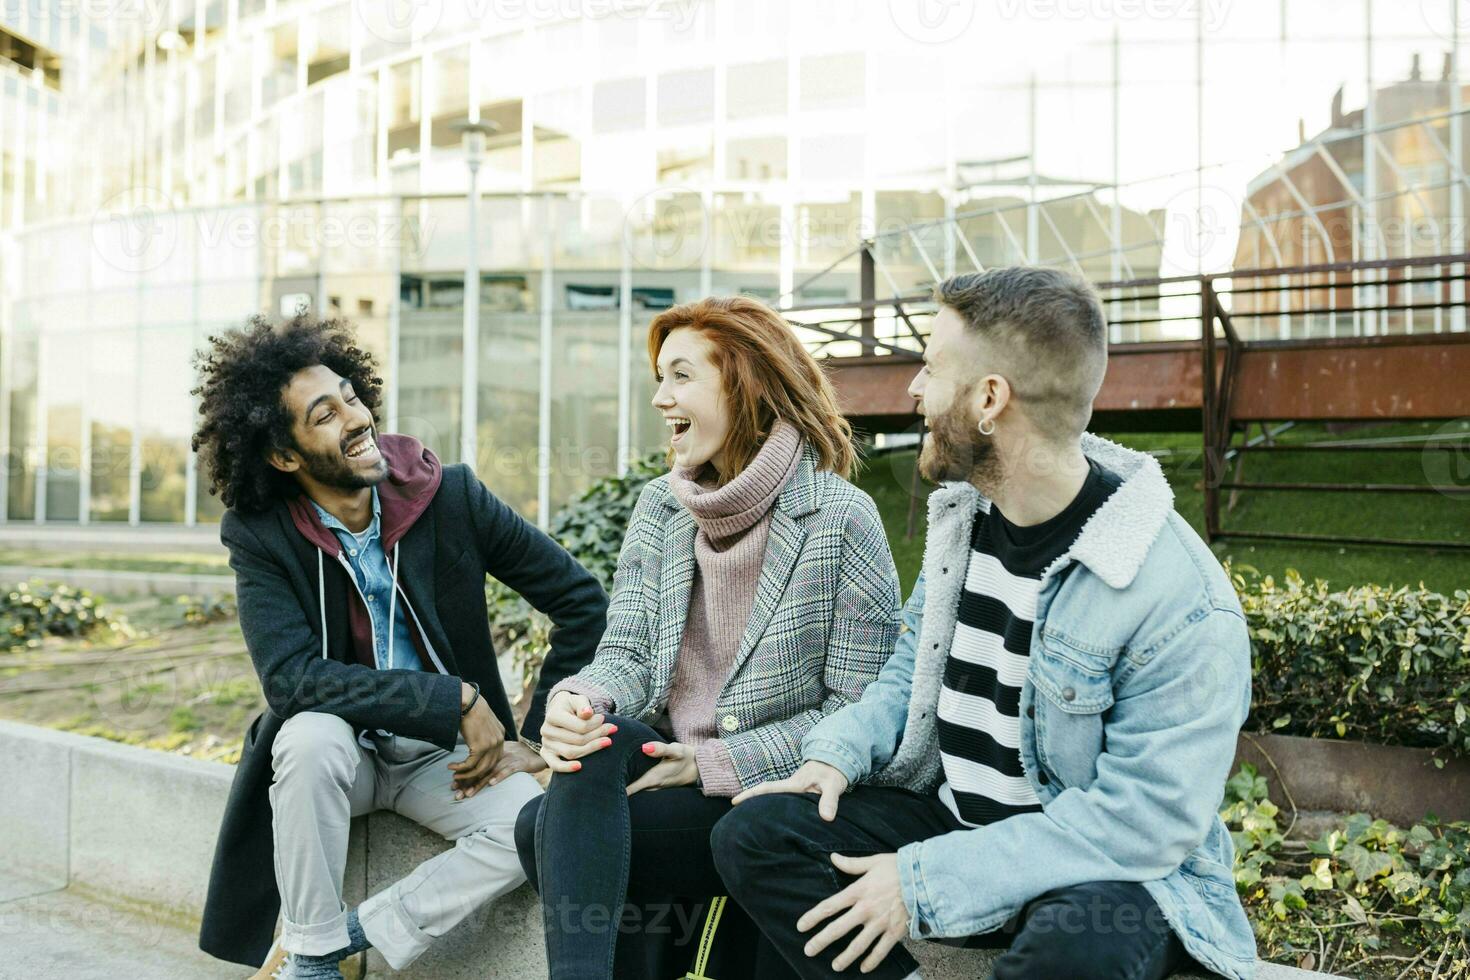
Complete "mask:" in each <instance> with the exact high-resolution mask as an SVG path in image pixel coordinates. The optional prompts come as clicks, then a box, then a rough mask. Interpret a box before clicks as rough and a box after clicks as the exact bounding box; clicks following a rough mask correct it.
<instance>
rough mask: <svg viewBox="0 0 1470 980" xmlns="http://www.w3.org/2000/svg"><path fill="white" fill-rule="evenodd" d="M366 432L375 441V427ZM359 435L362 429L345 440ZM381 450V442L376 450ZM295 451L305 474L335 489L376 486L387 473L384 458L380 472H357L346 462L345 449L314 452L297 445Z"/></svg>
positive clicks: (376, 436)
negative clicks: (332, 451) (298, 455)
mask: <svg viewBox="0 0 1470 980" xmlns="http://www.w3.org/2000/svg"><path fill="white" fill-rule="evenodd" d="M368 432H369V434H370V436H371V438H372V440H373V442H374V443H377V442H378V430H377V427H376V426H373V427H372V428H370V429H369V430H368ZM360 435H362V431H361V430H358V431H357V432H354V433H353V434H352V435H351V436H349V437H348V438H347V440H346V441H347V442H348V443H350V442H352V440H354V439H356V438H357V437H358V436H360ZM382 451H383V449H382V444H381V443H379V444H378V452H379V454H380V455H381V453H382ZM296 452H297V453H299V454H300V456H301V469H302V470H303V471H305V473H306V475H307V476H309V477H311V478H312V479H313V480H315V481H316V482H318V483H320V484H322V485H323V486H327V487H332V488H334V489H337V490H362V489H364V488H366V487H371V486H376V485H377V484H379V483H382V482H383V479H384V477H386V476H387V475H388V472H387V470H388V468H387V465H386V460H385V461H384V465H383V466H382V467H379V469H381V470H382V472H381V473H378V472H377V471H373V472H369V473H359V472H357V471H356V470H354V469H353V468H352V466H351V464H349V463H348V462H347V456H346V451H345V450H342V449H339V450H338V451H337V452H335V453H331V452H326V453H314V452H311V451H310V450H307V449H303V448H301V447H300V446H297V447H296Z"/></svg>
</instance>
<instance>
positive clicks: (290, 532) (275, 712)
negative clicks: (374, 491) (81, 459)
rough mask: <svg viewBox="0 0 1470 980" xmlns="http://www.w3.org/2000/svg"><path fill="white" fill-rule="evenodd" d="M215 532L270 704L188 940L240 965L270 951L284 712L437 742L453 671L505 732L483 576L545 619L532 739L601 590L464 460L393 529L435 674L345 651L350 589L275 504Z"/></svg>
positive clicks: (569, 670)
mask: <svg viewBox="0 0 1470 980" xmlns="http://www.w3.org/2000/svg"><path fill="white" fill-rule="evenodd" d="M390 438H391V437H387V436H385V437H383V439H382V440H381V441H382V442H385V443H386V442H387V441H388V440H389V439H390ZM384 448H386V446H385V447H384ZM385 455H387V453H386V452H385ZM435 462H436V464H437V461H435ZM391 465H392V460H391V459H390V466H391ZM390 480H392V477H390ZM382 486H383V487H384V488H386V487H387V485H386V484H384V485H382ZM220 540H221V541H223V542H224V544H225V546H226V547H227V548H229V551H230V566H231V567H232V568H233V569H234V570H235V577H236V591H237V597H238V602H239V610H240V627H241V631H242V632H243V633H244V636H245V641H246V644H247V646H248V647H249V649H250V656H251V660H252V661H253V662H254V665H255V669H256V672H257V674H259V676H260V678H261V681H262V686H263V688H264V690H265V694H266V701H267V704H268V706H269V708H268V710H267V711H265V712H263V713H261V714H260V715H257V716H256V717H255V718H254V719H252V721H251V722H250V727H249V729H248V731H247V732H246V735H245V744H244V749H243V751H242V753H241V756H240V762H239V765H238V766H237V768H236V770H235V779H234V783H233V785H232V786H231V788H230V796H229V801H228V803H227V805H226V809H225V815H224V820H223V823H222V824H221V827H220V835H219V840H218V843H217V844H216V847H215V856H214V865H213V868H212V870H211V872H210V880H209V894H208V897H207V899H206V902H205V907H204V918H203V924H202V927H201V929H200V935H199V945H200V948H201V949H203V950H204V951H205V952H208V953H210V954H211V955H214V956H217V957H220V958H221V959H225V960H230V961H233V962H236V963H242V964H246V965H252V966H253V965H258V964H260V963H261V962H262V961H263V960H264V959H265V955H266V953H267V952H268V951H269V948H270V944H271V940H272V934H273V932H274V929H275V922H276V917H277V914H278V913H279V910H280V895H279V893H278V892H277V890H276V881H275V875H274V874H273V871H272V869H273V868H274V866H275V865H274V861H273V851H274V845H273V842H272V836H271V807H270V799H269V796H268V790H269V788H270V784H271V778H272V769H271V745H272V743H273V742H274V740H275V736H276V733H277V732H278V731H279V730H280V727H281V725H282V723H283V722H284V721H285V719H287V718H289V717H291V716H292V715H293V714H295V713H296V712H298V711H324V712H328V713H331V714H335V715H338V716H340V717H342V718H345V719H347V720H348V721H350V722H351V723H352V724H353V725H354V726H356V727H358V728H360V729H367V728H383V729H386V730H388V731H391V732H394V733H395V734H399V735H405V736H409V737H412V738H419V739H424V740H426V741H429V742H433V743H435V744H436V745H439V746H441V747H443V748H445V749H452V748H453V747H454V744H455V740H456V738H457V735H458V732H459V722H460V716H459V704H460V679H461V678H463V679H464V680H467V681H475V682H478V683H479V685H480V689H481V692H482V695H483V697H484V698H485V700H486V701H487V703H488V704H489V706H490V709H491V710H492V711H493V712H495V715H496V717H498V718H499V719H500V722H501V724H503V725H504V726H505V730H506V737H507V739H514V738H515V737H516V733H517V727H516V724H515V720H514V718H513V716H512V714H511V705H510V700H509V699H508V698H507V696H506V692H505V690H504V687H503V686H502V684H501V681H500V671H499V669H498V667H497V664H496V659H495V650H494V648H493V646H492V645H491V641H490V625H489V617H488V614H487V610H486V607H485V594H484V585H485V576H486V575H487V574H489V575H492V576H494V577H495V578H496V579H498V580H499V581H501V582H503V583H504V584H505V585H507V586H509V587H510V588H511V589H514V590H515V591H516V592H518V593H520V594H521V595H522V596H524V597H525V599H526V600H527V601H528V602H529V603H530V604H531V605H532V606H534V607H535V608H536V609H538V610H540V611H541V612H543V613H545V614H546V615H547V616H548V617H550V619H551V620H552V623H553V625H554V629H553V632H552V638H551V651H550V653H549V654H548V655H547V657H546V662H545V665H544V666H543V668H542V672H541V680H540V683H539V684H538V686H537V688H536V692H535V695H534V697H533V699H532V702H531V706H530V711H529V713H528V715H527V717H526V721H525V725H524V728H525V730H526V731H527V732H529V733H531V735H532V736H534V735H536V734H537V733H538V732H539V731H540V729H541V720H542V717H543V715H544V713H545V707H546V692H547V691H549V690H550V688H551V686H552V685H554V684H555V683H556V682H557V681H559V680H561V679H562V678H563V677H565V676H567V675H569V674H573V673H576V672H577V671H578V670H579V669H580V668H581V667H582V666H583V665H585V664H586V663H587V662H588V661H590V660H591V658H592V654H593V651H594V650H595V649H596V648H597V642H598V640H599V639H600V638H601V636H602V632H603V628H604V626H605V624H606V615H607V596H606V594H605V593H604V592H603V589H602V587H601V585H600V584H599V583H598V582H597V580H596V579H595V578H594V577H593V576H592V575H591V573H589V572H588V571H587V570H586V569H584V568H583V567H582V566H581V565H579V564H578V563H577V562H576V561H575V560H574V559H573V558H572V556H571V555H569V554H568V553H567V552H566V551H565V550H563V549H562V548H561V547H560V546H559V545H557V544H556V542H554V541H552V540H551V538H549V537H547V536H546V535H545V534H543V533H542V532H540V531H539V530H537V529H536V528H535V527H534V526H533V525H531V524H530V523H528V522H527V521H525V520H524V519H523V518H521V517H520V516H519V515H518V514H516V513H515V511H513V510H512V509H511V508H510V507H508V506H507V505H506V504H505V503H503V502H502V501H500V500H499V499H497V498H496V497H495V496H494V495H493V494H491V493H490V492H489V491H488V490H486V489H485V487H484V485H483V484H481V483H480V481H479V479H477V478H476V477H475V475H474V473H473V472H472V471H471V470H470V469H469V468H468V467H466V466H464V465H455V466H448V467H445V468H444V469H443V471H442V480H439V481H438V483H437V486H436V487H434V488H433V489H432V499H431V500H430V501H428V502H427V504H426V506H425V507H424V508H423V510H422V513H421V514H419V515H418V516H417V517H416V519H415V520H414V521H413V523H412V525H411V526H409V527H407V528H405V529H403V530H402V533H401V537H400V538H399V550H398V562H399V575H398V578H399V583H400V584H401V585H402V587H403V591H404V594H405V595H406V597H407V599H408V601H409V602H410V603H411V605H412V608H413V611H414V612H415V613H416V614H417V617H418V621H419V623H420V624H421V625H422V627H423V631H424V634H425V636H424V639H425V640H427V641H428V643H429V644H430V645H432V648H433V649H434V651H435V652H436V653H437V654H438V660H439V661H441V662H442V663H443V666H444V673H440V672H438V670H437V669H436V668H435V666H433V665H432V664H431V663H430V662H429V661H428V660H425V662H424V663H425V667H426V668H427V669H426V670H424V671H407V670H383V671H379V670H375V669H373V668H371V667H366V666H363V665H362V664H361V663H360V662H359V661H358V658H357V657H356V656H355V650H354V646H353V638H352V629H351V623H350V619H351V618H352V617H351V614H350V610H349V602H350V601H352V600H351V599H350V596H351V595H352V593H354V592H355V586H354V584H353V583H352V582H351V580H350V579H349V577H348V572H347V571H346V570H345V569H344V568H343V567H342V566H341V565H340V564H339V563H338V562H337V561H336V560H335V558H334V557H332V559H331V560H327V561H322V562H321V563H320V564H319V560H320V558H321V556H322V550H321V549H319V548H318V546H317V544H314V543H313V542H312V541H311V540H309V539H308V538H307V537H306V536H305V535H304V534H303V533H302V532H301V531H300V530H299V529H298V526H297V524H296V523H295V522H294V521H293V518H292V515H291V512H290V508H289V507H288V505H287V504H286V503H285V502H282V503H279V504H277V505H276V506H275V507H273V508H272V509H271V510H269V511H266V512H264V513H259V514H240V513H237V512H235V511H234V510H230V511H227V512H226V513H225V515H224V518H223V520H222V521H221V523H220ZM329 557H330V556H329ZM319 575H320V579H319ZM319 580H320V581H321V582H322V583H323V585H324V593H325V627H326V637H327V642H326V653H327V656H326V657H325V658H323V657H322V635H321V627H320V625H319V620H320V618H321V611H322V609H321V606H319V595H320V594H319V592H318V587H317V583H318V581H319Z"/></svg>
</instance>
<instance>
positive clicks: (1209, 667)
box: [801, 436, 1256, 980]
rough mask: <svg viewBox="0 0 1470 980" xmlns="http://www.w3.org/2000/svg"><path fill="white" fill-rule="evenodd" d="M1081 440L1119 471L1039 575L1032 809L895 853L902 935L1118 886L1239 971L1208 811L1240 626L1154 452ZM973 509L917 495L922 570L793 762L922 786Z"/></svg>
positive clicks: (1215, 798)
mask: <svg viewBox="0 0 1470 980" xmlns="http://www.w3.org/2000/svg"><path fill="white" fill-rule="evenodd" d="M1082 448H1083V451H1084V452H1085V453H1086V455H1087V456H1088V457H1089V458H1090V459H1093V460H1095V461H1097V462H1098V463H1100V464H1102V465H1103V466H1105V467H1106V468H1107V469H1109V470H1111V471H1112V472H1114V473H1116V474H1117V475H1118V476H1120V477H1122V478H1123V483H1122V485H1121V486H1120V487H1119V488H1118V489H1117V490H1116V491H1115V492H1114V493H1113V495H1112V496H1111V497H1109V498H1108V500H1107V502H1106V503H1104V504H1103V505H1102V507H1101V508H1099V509H1098V511H1097V513H1095V514H1094V515H1093V516H1092V518H1091V519H1090V520H1089V521H1088V522H1087V524H1086V525H1085V526H1084V527H1083V529H1082V532H1081V534H1080V535H1079V536H1078V538H1077V541H1076V542H1075V543H1074V544H1073V545H1072V547H1071V549H1070V550H1069V551H1068V552H1067V553H1066V554H1065V555H1063V556H1061V557H1060V558H1058V559H1057V561H1056V562H1055V563H1053V565H1052V566H1051V567H1049V568H1047V569H1046V571H1045V572H1044V573H1043V575H1042V580H1041V593H1040V595H1039V596H1038V598H1037V616H1036V621H1035V623H1034V625H1033V632H1032V635H1031V648H1030V662H1029V666H1028V672H1027V676H1026V679H1025V682H1024V685H1023V686H1022V689H1021V704H1020V739H1021V746H1020V747H1021V762H1022V766H1023V768H1024V769H1025V773H1026V777H1027V779H1028V781H1029V782H1030V784H1031V788H1032V790H1033V791H1034V792H1035V793H1036V797H1037V799H1039V800H1040V801H1041V805H1042V810H1041V812H1039V813H1022V814H1017V815H1015V816H1012V817H1008V818H1006V819H1005V820H1001V821H998V822H996V823H993V824H989V825H987V826H984V827H977V828H974V829H964V830H956V831H953V832H951V833H948V834H941V835H939V836H938V837H931V838H929V839H928V840H924V841H918V842H915V843H912V844H909V845H907V846H905V847H902V848H900V849H899V851H898V870H899V879H900V882H901V884H902V887H903V896H904V902H905V904H906V905H907V906H908V909H909V916H910V918H909V922H910V930H911V934H912V935H913V936H914V937H915V938H939V937H952V936H969V935H974V934H976V933H983V932H989V931H991V930H994V929H995V928H997V927H999V926H1000V925H1002V924H1003V923H1004V922H1005V921H1006V920H1007V919H1008V918H1010V917H1011V916H1012V915H1014V914H1015V913H1017V912H1018V911H1020V910H1021V909H1022V908H1023V907H1024V906H1025V904H1026V902H1028V901H1029V900H1031V899H1033V898H1035V897H1036V896H1038V895H1040V894H1042V893H1043V892H1046V891H1049V890H1051V889H1053V888H1059V887H1066V886H1069V885H1075V884H1080V883H1082V882H1087V881H1136V882H1139V883H1141V884H1142V885H1143V886H1144V887H1145V888H1146V889H1147V890H1148V892H1149V894H1150V895H1151V896H1152V897H1153V899H1154V900H1155V901H1156V902H1157V903H1158V905H1159V907H1160V909H1161V910H1162V911H1163V913H1164V916H1165V918H1166V919H1167V920H1168V922H1169V924H1170V926H1172V927H1173V929H1174V931H1175V932H1176V933H1177V934H1178V936H1179V938H1180V940H1181V941H1182V942H1183V944H1184V947H1185V949H1187V950H1188V951H1189V954H1190V955H1191V956H1193V957H1194V958H1195V959H1197V960H1199V961H1200V962H1201V963H1203V964H1204V965H1205V966H1206V967H1208V968H1210V969H1211V970H1213V971H1215V972H1216V973H1220V974H1223V975H1224V976H1227V977H1232V978H1235V980H1247V978H1249V977H1251V976H1252V975H1253V973H1254V970H1255V953H1256V949H1255V939H1254V936H1253V935H1252V933H1251V927H1250V923H1249V921H1248V920H1247V919H1246V916H1245V910H1244V909H1243V908H1242V907H1241V903H1240V898H1239V897H1238V895H1237V894H1236V888H1235V881H1234V876H1233V874H1232V871H1231V865H1232V861H1233V857H1234V848H1233V845H1232V842H1231V840H1230V835H1229V834H1228V833H1227V832H1226V829H1225V826H1224V824H1223V823H1222V822H1221V820H1220V816H1219V812H1218V811H1219V807H1220V802H1221V798H1222V796H1223V795H1224V784H1225V779H1226V777H1227V776H1228V775H1229V772H1230V766H1231V763H1232V760H1233V758H1234V754H1235V743H1236V736H1237V733H1238V732H1239V730H1240V726H1241V723H1242V722H1243V721H1244V720H1245V717H1246V713H1247V711H1248V709H1249V706H1250V690H1251V688H1250V676H1251V652H1250V639H1249V636H1248V634H1247V631H1246V625H1245V619H1244V617H1243V615H1242V613H1241V609H1240V603H1239V600H1238V599H1237V598H1236V596H1235V590H1234V589H1233V588H1232V586H1231V584H1230V580H1229V579H1228V578H1227V576H1226V575H1225V572H1224V570H1223V569H1222V568H1221V567H1220V563H1219V562H1218V561H1216V560H1215V557H1214V555H1212V554H1211V553H1210V551H1209V549H1208V548H1207V547H1206V546H1205V544H1204V542H1202V541H1201V540H1200V539H1199V536H1198V535H1197V534H1195V533H1194V531H1193V530H1192V529H1191V528H1190V526H1189V525H1188V524H1187V523H1186V522H1185V521H1184V520H1183V518H1181V517H1179V515H1178V514H1176V513H1174V510H1173V494H1172V491H1171V490H1170V489H1169V484H1168V483H1167V481H1165V479H1164V476H1163V473H1162V472H1161V471H1160V469H1159V465H1158V463H1157V462H1156V461H1155V460H1153V459H1152V458H1151V457H1149V456H1146V455H1144V454H1142V453H1136V452H1132V451H1131V450H1128V449H1124V448H1123V447H1122V446H1118V445H1115V444H1113V443H1110V442H1107V441H1106V440H1103V439H1098V438H1096V437H1093V436H1085V437H1084V438H1083V442H1082ZM989 507H990V504H989V501H987V500H985V499H984V498H983V497H981V495H980V494H979V492H978V491H976V490H975V488H974V487H972V486H970V485H969V484H965V483H962V484H949V485H946V486H945V487H943V488H941V489H939V490H936V491H935V492H934V493H933V494H931V495H930V497H929V529H928V542H929V543H928V547H927V549H926V551H925V554H924V572H923V574H922V575H921V576H920V578H919V581H918V584H917V585H916V586H915V588H914V594H913V596H912V598H910V600H909V602H908V604H907V605H906V606H905V608H904V611H903V633H902V635H901V636H900V637H899V640H898V643H897V646H896V648H895V650H894V654H893V656H892V657H891V658H890V659H889V661H888V663H887V664H886V665H885V666H884V668H883V672H882V673H881V674H880V675H879V676H878V679H877V680H876V681H874V682H873V683H872V684H871V685H869V687H868V688H867V690H866V691H864V692H863V697H862V700H861V701H859V702H858V703H857V704H854V705H850V706H849V707H847V708H844V709H843V710H841V711H838V712H836V713H834V714H832V715H829V716H828V717H827V718H825V719H824V720H822V721H821V722H819V723H818V724H817V725H816V727H814V728H813V729H812V730H811V731H810V732H809V733H808V734H807V736H806V738H805V739H804V740H803V742H802V747H801V748H802V758H803V759H804V760H817V761H820V762H825V763H827V764H828V765H831V766H834V767H835V768H837V769H838V770H840V771H841V772H842V773H843V775H844V776H846V777H847V780H848V782H849V783H850V784H851V783H858V782H869V783H873V784H876V785H889V786H902V787H905V788H908V789H911V790H914V791H916V792H922V793H933V792H935V790H936V789H937V788H938V786H939V783H940V780H941V779H942V776H943V773H942V769H941V765H940V758H939V742H938V736H937V726H936V723H935V714H936V709H937V706H938V700H939V688H940V683H941V681H942V678H943V674H944V662H945V658H946V657H947V656H948V653H949V647H950V644H951V643H952V642H953V638H954V630H955V622H956V615H957V612H958V609H959V599H960V591H961V587H962V584H963V581H964V578H965V571H966V567H967V563H968V561H969V542H970V529H971V527H972V526H973V522H974V519H975V515H976V514H977V513H979V512H985V511H988V509H989ZM839 810H840V805H839Z"/></svg>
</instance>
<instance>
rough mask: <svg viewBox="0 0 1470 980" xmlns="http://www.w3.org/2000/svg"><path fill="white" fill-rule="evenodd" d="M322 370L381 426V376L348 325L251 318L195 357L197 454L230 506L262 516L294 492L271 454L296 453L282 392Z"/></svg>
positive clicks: (305, 317)
mask: <svg viewBox="0 0 1470 980" xmlns="http://www.w3.org/2000/svg"><path fill="white" fill-rule="evenodd" d="M316 365H322V366H323V367H327V368H331V369H332V370H333V371H335V372H337V374H339V375H341V376H342V377H344V378H346V379H347V380H348V381H350V382H352V387H353V390H354V391H355V392H356V393H357V397H358V398H359V399H360V400H361V401H362V404H364V405H366V406H367V408H368V410H369V411H371V412H372V413H373V419H374V421H376V419H377V407H378V403H379V398H380V397H381V395H382V391H383V379H382V378H381V377H379V376H378V366H377V363H376V362H375V361H374V360H373V356H372V355H371V354H369V353H368V352H367V351H365V350H363V349H362V348H360V347H358V346H357V344H356V337H355V335H354V332H353V328H352V325H351V324H350V323H348V322H347V321H345V320H340V319H328V320H322V319H317V318H315V317H312V316H310V315H309V314H307V313H297V314H296V316H294V317H292V318H291V319H290V320H287V321H285V322H283V323H280V324H272V323H271V322H270V321H269V320H267V319H266V318H265V317H263V316H253V317H251V318H250V319H249V321H248V322H247V323H246V324H245V325H244V326H243V327H240V328H238V329H235V330H227V331H225V332H224V333H221V334H216V335H214V336H211V337H210V338H209V340H208V342H207V346H206V347H205V349H204V350H201V351H199V352H197V353H196V354H195V355H194V368H195V370H196V371H198V373H199V386H198V387H197V388H195V389H194V390H193V392H192V394H194V395H196V396H198V397H199V414H200V416H201V417H202V418H201V421H200V423H199V428H198V429H196V430H195V432H194V439H193V446H194V451H195V452H197V453H198V454H199V458H200V460H201V461H202V462H203V463H204V466H205V467H206V472H207V473H208V474H209V481H210V485H209V492H210V493H212V494H218V495H219V497H220V499H221V500H223V501H224V503H225V506H226V507H232V508H235V509H237V510H239V511H242V512H247V511H248V512H259V511H263V510H265V509H267V508H268V507H270V505H271V504H273V503H274V502H275V501H277V500H279V499H281V498H282V497H285V496H290V495H293V494H294V493H295V492H296V484H295V481H294V480H293V479H292V477H291V476H290V475H289V474H286V473H282V472H281V471H280V470H277V469H276V468H275V467H274V466H272V465H271V464H270V461H269V459H268V458H267V457H268V455H269V454H270V453H271V452H272V451H280V450H286V449H295V448H297V447H296V441H295V439H294V438H293V436H292V434H291V416H290V413H288V412H287V411H286V406H285V402H284V400H283V395H284V389H285V387H286V384H287V383H288V382H289V381H290V380H291V377H292V376H293V375H294V374H296V372H297V371H300V370H302V369H304V368H309V367H315V366H316Z"/></svg>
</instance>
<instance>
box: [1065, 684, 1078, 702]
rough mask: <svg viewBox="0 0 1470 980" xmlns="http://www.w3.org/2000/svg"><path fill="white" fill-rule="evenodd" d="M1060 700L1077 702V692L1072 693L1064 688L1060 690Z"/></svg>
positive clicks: (1072, 691)
mask: <svg viewBox="0 0 1470 980" xmlns="http://www.w3.org/2000/svg"><path fill="white" fill-rule="evenodd" d="M1062 700H1063V701H1076V700H1077V692H1076V691H1074V690H1072V689H1071V688H1070V687H1064V688H1062Z"/></svg>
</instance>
